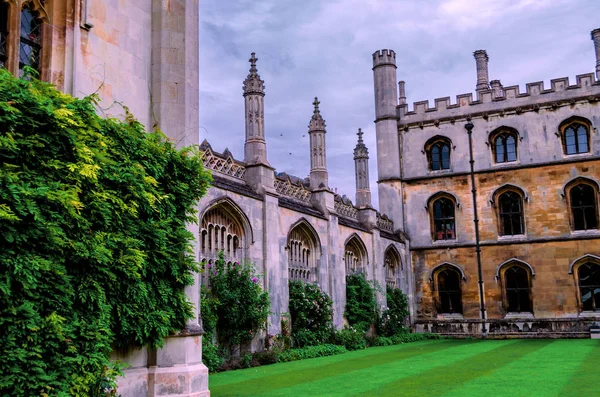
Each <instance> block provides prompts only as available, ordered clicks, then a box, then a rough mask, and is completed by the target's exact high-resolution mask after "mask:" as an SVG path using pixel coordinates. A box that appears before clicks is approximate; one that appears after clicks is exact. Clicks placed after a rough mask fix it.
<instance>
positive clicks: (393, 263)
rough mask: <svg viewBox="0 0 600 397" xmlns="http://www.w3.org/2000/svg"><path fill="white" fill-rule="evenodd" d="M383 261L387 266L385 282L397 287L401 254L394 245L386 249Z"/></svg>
mask: <svg viewBox="0 0 600 397" xmlns="http://www.w3.org/2000/svg"><path fill="white" fill-rule="evenodd" d="M383 262H384V267H385V283H386V284H387V285H389V286H390V287H393V288H395V287H396V284H397V282H398V281H397V280H398V272H399V270H400V255H398V251H396V249H395V248H394V246H390V247H389V248H388V249H387V250H386V251H385V255H384V261H383Z"/></svg>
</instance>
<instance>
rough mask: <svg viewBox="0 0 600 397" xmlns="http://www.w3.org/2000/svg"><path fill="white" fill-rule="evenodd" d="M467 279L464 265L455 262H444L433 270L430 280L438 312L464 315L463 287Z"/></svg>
mask: <svg viewBox="0 0 600 397" xmlns="http://www.w3.org/2000/svg"><path fill="white" fill-rule="evenodd" d="M466 279H467V278H466V277H465V273H464V271H463V269H462V267H461V266H459V265H456V264H454V263H450V262H444V263H442V264H440V265H438V266H436V267H434V268H433V269H432V270H431V272H430V274H429V280H430V282H431V284H432V287H433V293H434V301H435V307H436V310H437V312H438V314H440V315H444V316H446V315H460V316H462V312H463V307H462V288H463V284H464V283H465V282H466Z"/></svg>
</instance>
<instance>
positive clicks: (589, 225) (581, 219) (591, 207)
mask: <svg viewBox="0 0 600 397" xmlns="http://www.w3.org/2000/svg"><path fill="white" fill-rule="evenodd" d="M596 196H597V194H596V191H595V190H594V188H593V187H591V186H590V185H587V184H581V185H577V186H574V187H572V188H571V191H570V199H571V213H572V214H573V227H574V229H575V230H589V229H596V228H598V218H597V213H598V210H597V208H596V203H597V198H596Z"/></svg>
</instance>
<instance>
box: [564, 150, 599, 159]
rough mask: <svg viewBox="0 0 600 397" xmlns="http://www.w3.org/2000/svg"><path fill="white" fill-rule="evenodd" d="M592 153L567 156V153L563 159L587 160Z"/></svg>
mask: <svg viewBox="0 0 600 397" xmlns="http://www.w3.org/2000/svg"><path fill="white" fill-rule="evenodd" d="M591 155H592V152H591V151H589V152H585V153H573V154H567V153H565V152H563V158H565V159H576V158H585V157H588V156H591Z"/></svg>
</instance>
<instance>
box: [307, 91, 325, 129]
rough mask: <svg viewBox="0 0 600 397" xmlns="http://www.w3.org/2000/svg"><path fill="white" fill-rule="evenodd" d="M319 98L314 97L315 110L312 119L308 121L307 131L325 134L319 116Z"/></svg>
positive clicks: (323, 124)
mask: <svg viewBox="0 0 600 397" xmlns="http://www.w3.org/2000/svg"><path fill="white" fill-rule="evenodd" d="M320 103H321V102H319V98H317V97H315V101H314V102H313V105H314V106H315V110H314V111H313V115H312V118H311V119H310V123H309V124H308V131H309V132H310V131H323V132H325V120H323V117H322V116H321V112H320V111H319V104H320Z"/></svg>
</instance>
